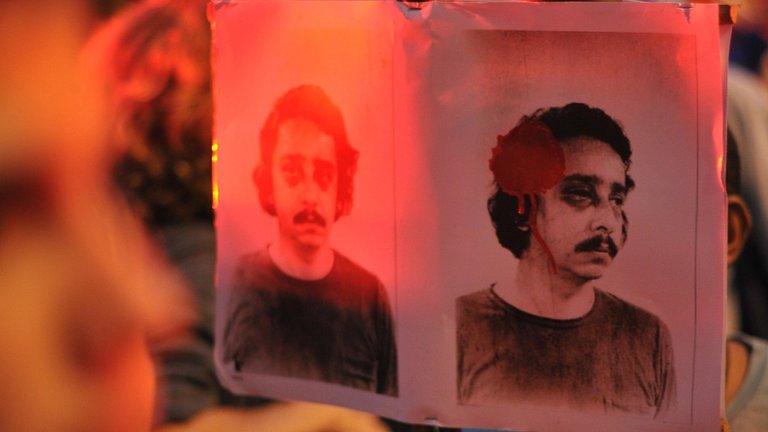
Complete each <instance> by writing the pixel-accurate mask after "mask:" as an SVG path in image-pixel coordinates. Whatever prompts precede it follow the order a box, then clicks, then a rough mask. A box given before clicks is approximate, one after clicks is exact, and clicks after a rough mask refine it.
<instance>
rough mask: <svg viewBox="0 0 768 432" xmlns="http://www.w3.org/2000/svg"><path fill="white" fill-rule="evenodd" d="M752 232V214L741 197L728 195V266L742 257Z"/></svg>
mask: <svg viewBox="0 0 768 432" xmlns="http://www.w3.org/2000/svg"><path fill="white" fill-rule="evenodd" d="M751 232H752V213H750V211H749V207H747V203H746V202H744V199H743V198H742V197H741V195H737V194H729V195H728V265H731V264H733V263H734V262H736V260H737V259H738V258H739V255H741V251H742V250H743V249H744V244H745V243H746V242H747V239H748V238H749V234H750V233H751Z"/></svg>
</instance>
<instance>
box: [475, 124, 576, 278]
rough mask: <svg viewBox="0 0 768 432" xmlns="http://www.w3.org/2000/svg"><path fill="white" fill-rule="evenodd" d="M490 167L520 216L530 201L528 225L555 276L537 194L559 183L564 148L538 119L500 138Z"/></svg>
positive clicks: (494, 149)
mask: <svg viewBox="0 0 768 432" xmlns="http://www.w3.org/2000/svg"><path fill="white" fill-rule="evenodd" d="M489 165H490V169H491V172H493V177H494V180H495V181H496V184H498V185H499V188H500V189H501V190H502V191H503V192H504V193H506V194H508V195H511V196H514V197H516V198H517V203H518V204H517V212H518V214H520V215H523V214H525V199H526V197H527V198H528V199H529V200H530V202H531V211H530V214H529V215H528V225H529V226H530V228H531V231H532V234H533V237H534V238H535V239H536V241H537V242H538V243H539V244H540V245H541V246H542V248H543V249H544V251H545V252H546V253H547V256H548V258H549V269H550V271H551V272H552V273H556V269H555V260H554V257H553V256H552V253H551V251H550V249H549V247H548V246H547V244H546V243H545V242H544V239H543V238H542V237H541V233H539V230H538V229H537V227H536V214H537V212H538V203H537V199H538V195H540V194H542V193H544V192H546V191H547V190H549V189H551V188H553V187H554V186H555V185H557V184H558V183H560V181H561V180H562V178H563V175H564V172H565V156H564V155H563V149H562V148H561V147H560V145H559V144H558V143H557V140H556V139H555V137H554V135H553V134H552V131H550V130H549V128H548V127H547V126H546V125H545V124H544V123H542V122H540V121H538V120H524V121H523V122H522V123H521V124H519V125H517V126H516V127H515V128H514V129H512V130H511V131H510V132H509V133H508V134H507V135H506V136H499V137H498V138H497V144H496V147H494V148H493V149H492V156H491V160H490V162H489Z"/></svg>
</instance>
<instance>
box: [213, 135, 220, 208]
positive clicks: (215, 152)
mask: <svg viewBox="0 0 768 432" xmlns="http://www.w3.org/2000/svg"><path fill="white" fill-rule="evenodd" d="M211 162H212V166H211V181H212V185H211V186H212V187H211V206H212V207H213V209H214V210H216V207H218V206H219V179H218V176H217V175H216V164H217V163H218V162H219V142H218V141H217V140H216V139H214V140H213V144H212V145H211Z"/></svg>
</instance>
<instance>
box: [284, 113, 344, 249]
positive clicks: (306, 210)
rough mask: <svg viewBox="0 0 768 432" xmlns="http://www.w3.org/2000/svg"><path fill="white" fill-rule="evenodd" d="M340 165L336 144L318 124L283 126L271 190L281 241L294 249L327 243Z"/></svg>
mask: <svg viewBox="0 0 768 432" xmlns="http://www.w3.org/2000/svg"><path fill="white" fill-rule="evenodd" d="M336 163H337V162H336V145H335V143H334V140H333V138H332V137H331V136H330V135H328V134H326V133H324V132H322V131H321V130H320V129H319V128H318V127H317V125H315V123H313V122H311V121H308V120H303V119H297V120H288V121H285V122H283V123H282V124H281V125H280V129H279V130H278V134H277V145H276V146H275V152H274V155H273V159H272V186H273V193H274V200H275V211H276V213H277V221H278V226H279V230H280V235H281V237H283V238H285V239H288V240H289V241H290V242H292V243H293V245H294V246H298V247H302V248H312V249H314V248H318V247H320V246H322V245H324V244H326V243H327V241H328V236H329V234H330V232H331V227H332V226H333V222H334V219H335V216H336V195H337V190H338V187H337V183H338V178H337V177H338V176H337V174H338V169H337V165H336Z"/></svg>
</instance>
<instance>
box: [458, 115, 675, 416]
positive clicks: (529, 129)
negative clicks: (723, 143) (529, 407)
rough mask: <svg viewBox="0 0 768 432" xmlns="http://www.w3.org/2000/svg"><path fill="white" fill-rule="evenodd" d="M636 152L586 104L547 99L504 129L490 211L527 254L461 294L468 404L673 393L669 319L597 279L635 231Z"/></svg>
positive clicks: (634, 401)
mask: <svg viewBox="0 0 768 432" xmlns="http://www.w3.org/2000/svg"><path fill="white" fill-rule="evenodd" d="M631 158H632V144H631V142H630V140H629V139H628V137H627V136H626V135H625V133H624V131H623V130H622V127H621V126H620V124H619V123H618V122H617V120H616V119H614V118H612V117H611V116H610V115H609V114H607V113H606V112H604V111H603V110H601V109H599V108H597V107H591V106H588V105H586V104H583V103H569V104H566V105H564V106H560V107H550V108H543V109H539V110H537V111H535V112H534V113H533V114H531V115H528V116H524V117H523V118H522V119H521V120H520V121H519V123H518V124H517V125H516V126H515V127H514V128H513V129H512V130H511V131H509V132H508V133H507V134H506V135H503V136H499V138H498V144H497V146H496V148H494V151H493V159H492V160H491V169H492V170H493V171H494V172H493V174H494V178H495V184H494V187H495V189H494V192H493V194H492V196H491V197H490V198H488V202H487V210H488V214H489V216H490V223H491V224H492V225H493V228H494V231H495V233H496V237H497V239H498V242H499V245H500V246H501V247H503V248H505V249H507V250H508V251H509V252H510V255H509V259H510V260H513V259H517V260H519V263H518V265H517V268H516V270H515V272H513V273H511V274H510V275H509V278H506V279H502V280H498V281H496V282H494V283H492V284H491V286H489V287H486V288H484V289H482V290H480V291H477V292H474V293H472V294H467V295H465V296H462V297H460V298H459V299H458V300H457V303H456V306H457V318H456V320H457V324H456V325H457V347H458V353H457V355H458V357H457V358H458V371H457V374H458V395H459V401H460V403H462V404H482V403H492V404H498V403H515V402H522V401H527V402H532V401H533V402H541V403H543V404H567V405H569V406H571V407H575V408H595V407H598V408H601V409H605V410H618V411H623V412H633V413H643V414H645V413H651V414H653V415H656V414H657V413H660V412H662V411H665V410H666V409H667V408H668V407H669V405H670V404H671V403H673V401H674V395H675V378H674V362H673V353H672V343H671V340H670V334H669V330H668V329H667V326H666V325H665V324H664V323H663V322H662V321H661V320H660V319H659V318H658V317H657V316H656V315H654V314H653V313H652V312H650V311H647V310H644V309H643V308H641V307H638V306H635V305H633V304H632V303H630V302H627V301H625V300H622V299H621V297H620V296H619V295H616V294H613V293H611V292H607V291H604V290H603V289H601V288H599V287H598V285H597V283H598V282H599V281H600V279H601V278H602V276H603V275H604V274H605V273H606V272H608V271H610V268H611V264H612V263H613V261H614V259H616V258H617V256H618V254H619V253H620V252H621V250H622V248H623V246H624V244H625V243H626V242H627V241H628V238H629V236H630V233H629V231H630V230H629V223H630V220H631V215H628V214H627V212H626V211H625V207H624V204H625V202H626V201H627V200H628V199H629V198H630V196H631V192H632V189H633V188H634V185H635V181H634V180H633V178H632V177H631V176H630V168H631V164H632V159H631ZM616 291H617V290H613V292H616ZM618 292H620V290H618Z"/></svg>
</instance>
